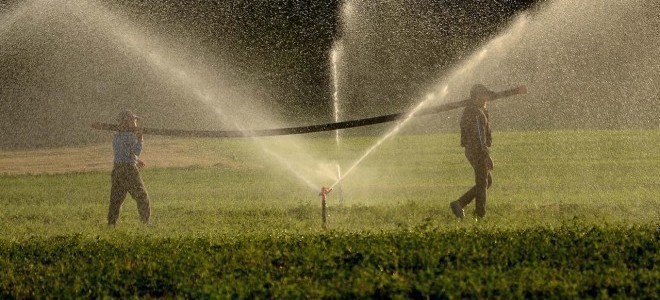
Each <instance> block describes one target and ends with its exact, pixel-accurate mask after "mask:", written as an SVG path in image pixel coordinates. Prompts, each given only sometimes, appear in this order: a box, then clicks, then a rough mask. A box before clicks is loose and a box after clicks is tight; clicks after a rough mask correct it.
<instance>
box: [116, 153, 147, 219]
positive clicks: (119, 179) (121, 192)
mask: <svg viewBox="0 0 660 300" xmlns="http://www.w3.org/2000/svg"><path fill="white" fill-rule="evenodd" d="M127 193H128V194H131V196H132V197H133V199H135V201H137V207H138V212H139V214H140V220H142V222H144V223H148V222H149V217H150V216H151V208H150V207H149V195H148V194H147V190H146V189H145V188H144V183H143V182H142V178H141V177H140V171H139V170H138V168H137V167H136V166H133V165H115V167H114V168H113V169H112V187H111V188H110V208H109V210H108V224H110V225H115V224H116V223H117V219H118V218H119V213H120V211H121V206H122V204H123V203H124V199H126V194H127Z"/></svg>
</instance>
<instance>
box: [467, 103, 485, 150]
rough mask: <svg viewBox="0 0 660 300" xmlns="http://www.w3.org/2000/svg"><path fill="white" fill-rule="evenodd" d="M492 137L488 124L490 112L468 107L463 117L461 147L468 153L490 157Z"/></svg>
mask: <svg viewBox="0 0 660 300" xmlns="http://www.w3.org/2000/svg"><path fill="white" fill-rule="evenodd" d="M491 142H492V137H491V133H490V126H489V124H488V111H487V110H486V109H484V108H480V107H476V106H472V105H468V106H466V107H465V109H464V110H463V116H462V117H461V146H462V147H465V149H466V150H467V151H470V152H472V153H475V154H480V155H484V156H487V155H490V149H489V148H490V145H491Z"/></svg>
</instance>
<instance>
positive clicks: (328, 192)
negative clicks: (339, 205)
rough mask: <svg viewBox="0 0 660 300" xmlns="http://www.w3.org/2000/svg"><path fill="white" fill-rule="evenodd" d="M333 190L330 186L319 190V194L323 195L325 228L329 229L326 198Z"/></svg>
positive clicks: (322, 217) (322, 213)
mask: <svg viewBox="0 0 660 300" xmlns="http://www.w3.org/2000/svg"><path fill="white" fill-rule="evenodd" d="M330 192H332V188H329V187H325V186H324V187H321V192H319V196H321V220H322V222H323V225H322V226H323V229H328V222H327V221H328V218H327V207H326V204H325V199H326V197H327V196H328V194H330Z"/></svg>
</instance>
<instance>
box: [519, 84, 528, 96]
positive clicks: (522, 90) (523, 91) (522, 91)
mask: <svg viewBox="0 0 660 300" xmlns="http://www.w3.org/2000/svg"><path fill="white" fill-rule="evenodd" d="M518 94H527V86H526V85H521V86H519V87H518Z"/></svg>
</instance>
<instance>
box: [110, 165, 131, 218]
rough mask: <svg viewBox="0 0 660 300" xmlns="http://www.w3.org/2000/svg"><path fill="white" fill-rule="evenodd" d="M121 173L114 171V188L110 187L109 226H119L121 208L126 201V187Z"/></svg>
mask: <svg viewBox="0 0 660 300" xmlns="http://www.w3.org/2000/svg"><path fill="white" fill-rule="evenodd" d="M122 177H123V174H122V172H121V171H119V170H117V169H114V170H112V186H111V187H110V206H109V208H108V225H115V224H117V219H118V218H119V213H120V211H121V206H122V204H123V203H124V199H126V192H127V191H126V185H125V180H124V178H122Z"/></svg>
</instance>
